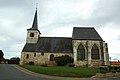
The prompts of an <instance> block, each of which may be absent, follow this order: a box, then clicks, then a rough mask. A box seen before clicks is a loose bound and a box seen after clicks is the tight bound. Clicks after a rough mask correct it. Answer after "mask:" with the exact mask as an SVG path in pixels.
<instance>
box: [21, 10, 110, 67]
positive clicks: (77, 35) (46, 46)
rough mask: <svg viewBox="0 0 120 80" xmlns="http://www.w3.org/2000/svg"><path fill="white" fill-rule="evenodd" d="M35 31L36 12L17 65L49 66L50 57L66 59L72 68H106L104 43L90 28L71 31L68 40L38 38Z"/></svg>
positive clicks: (36, 30) (107, 59)
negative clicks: (65, 56) (102, 66)
mask: <svg viewBox="0 0 120 80" xmlns="http://www.w3.org/2000/svg"><path fill="white" fill-rule="evenodd" d="M40 35H41V32H40V31H39V30H38V23H37V10H36V12H35V16H34V20H33V25H32V27H31V28H29V29H27V39H26V44H25V46H24V48H23V50H22V52H21V61H20V64H21V65H22V64H29V63H30V62H33V63H34V64H36V65H41V64H48V65H51V64H53V63H54V62H55V61H54V57H58V56H62V55H68V56H70V57H72V58H73V59H74V64H75V65H76V66H100V65H108V64H109V55H108V46H107V43H105V41H104V40H103V39H102V38H101V37H100V35H99V34H98V33H97V31H96V30H95V28H94V27H73V33H72V37H41V36H40Z"/></svg>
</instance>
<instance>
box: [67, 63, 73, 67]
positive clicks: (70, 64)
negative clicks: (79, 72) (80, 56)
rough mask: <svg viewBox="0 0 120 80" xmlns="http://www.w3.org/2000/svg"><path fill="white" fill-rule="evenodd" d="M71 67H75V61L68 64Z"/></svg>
mask: <svg viewBox="0 0 120 80" xmlns="http://www.w3.org/2000/svg"><path fill="white" fill-rule="evenodd" d="M67 65H68V66H69V67H74V66H75V64H73V63H68V64H67Z"/></svg>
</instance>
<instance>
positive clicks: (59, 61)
mask: <svg viewBox="0 0 120 80" xmlns="http://www.w3.org/2000/svg"><path fill="white" fill-rule="evenodd" d="M55 62H56V63H57V65H58V66H65V65H67V64H68V63H73V58H72V57H70V56H68V55H65V56H59V57H55Z"/></svg>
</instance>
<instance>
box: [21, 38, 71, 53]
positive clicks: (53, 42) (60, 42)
mask: <svg viewBox="0 0 120 80" xmlns="http://www.w3.org/2000/svg"><path fill="white" fill-rule="evenodd" d="M22 52H50V53H65V52H66V53H72V38H64V37H39V39H38V42H37V43H36V44H31V43H26V44H25V46H24V48H23V50H22Z"/></svg>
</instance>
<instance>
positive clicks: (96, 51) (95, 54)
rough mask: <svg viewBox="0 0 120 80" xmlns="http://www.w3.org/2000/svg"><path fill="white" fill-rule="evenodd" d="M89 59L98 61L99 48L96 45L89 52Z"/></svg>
mask: <svg viewBox="0 0 120 80" xmlns="http://www.w3.org/2000/svg"><path fill="white" fill-rule="evenodd" d="M91 57H92V59H99V58H100V56H99V48H98V47H97V45H95V44H94V45H93V47H92V50H91Z"/></svg>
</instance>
